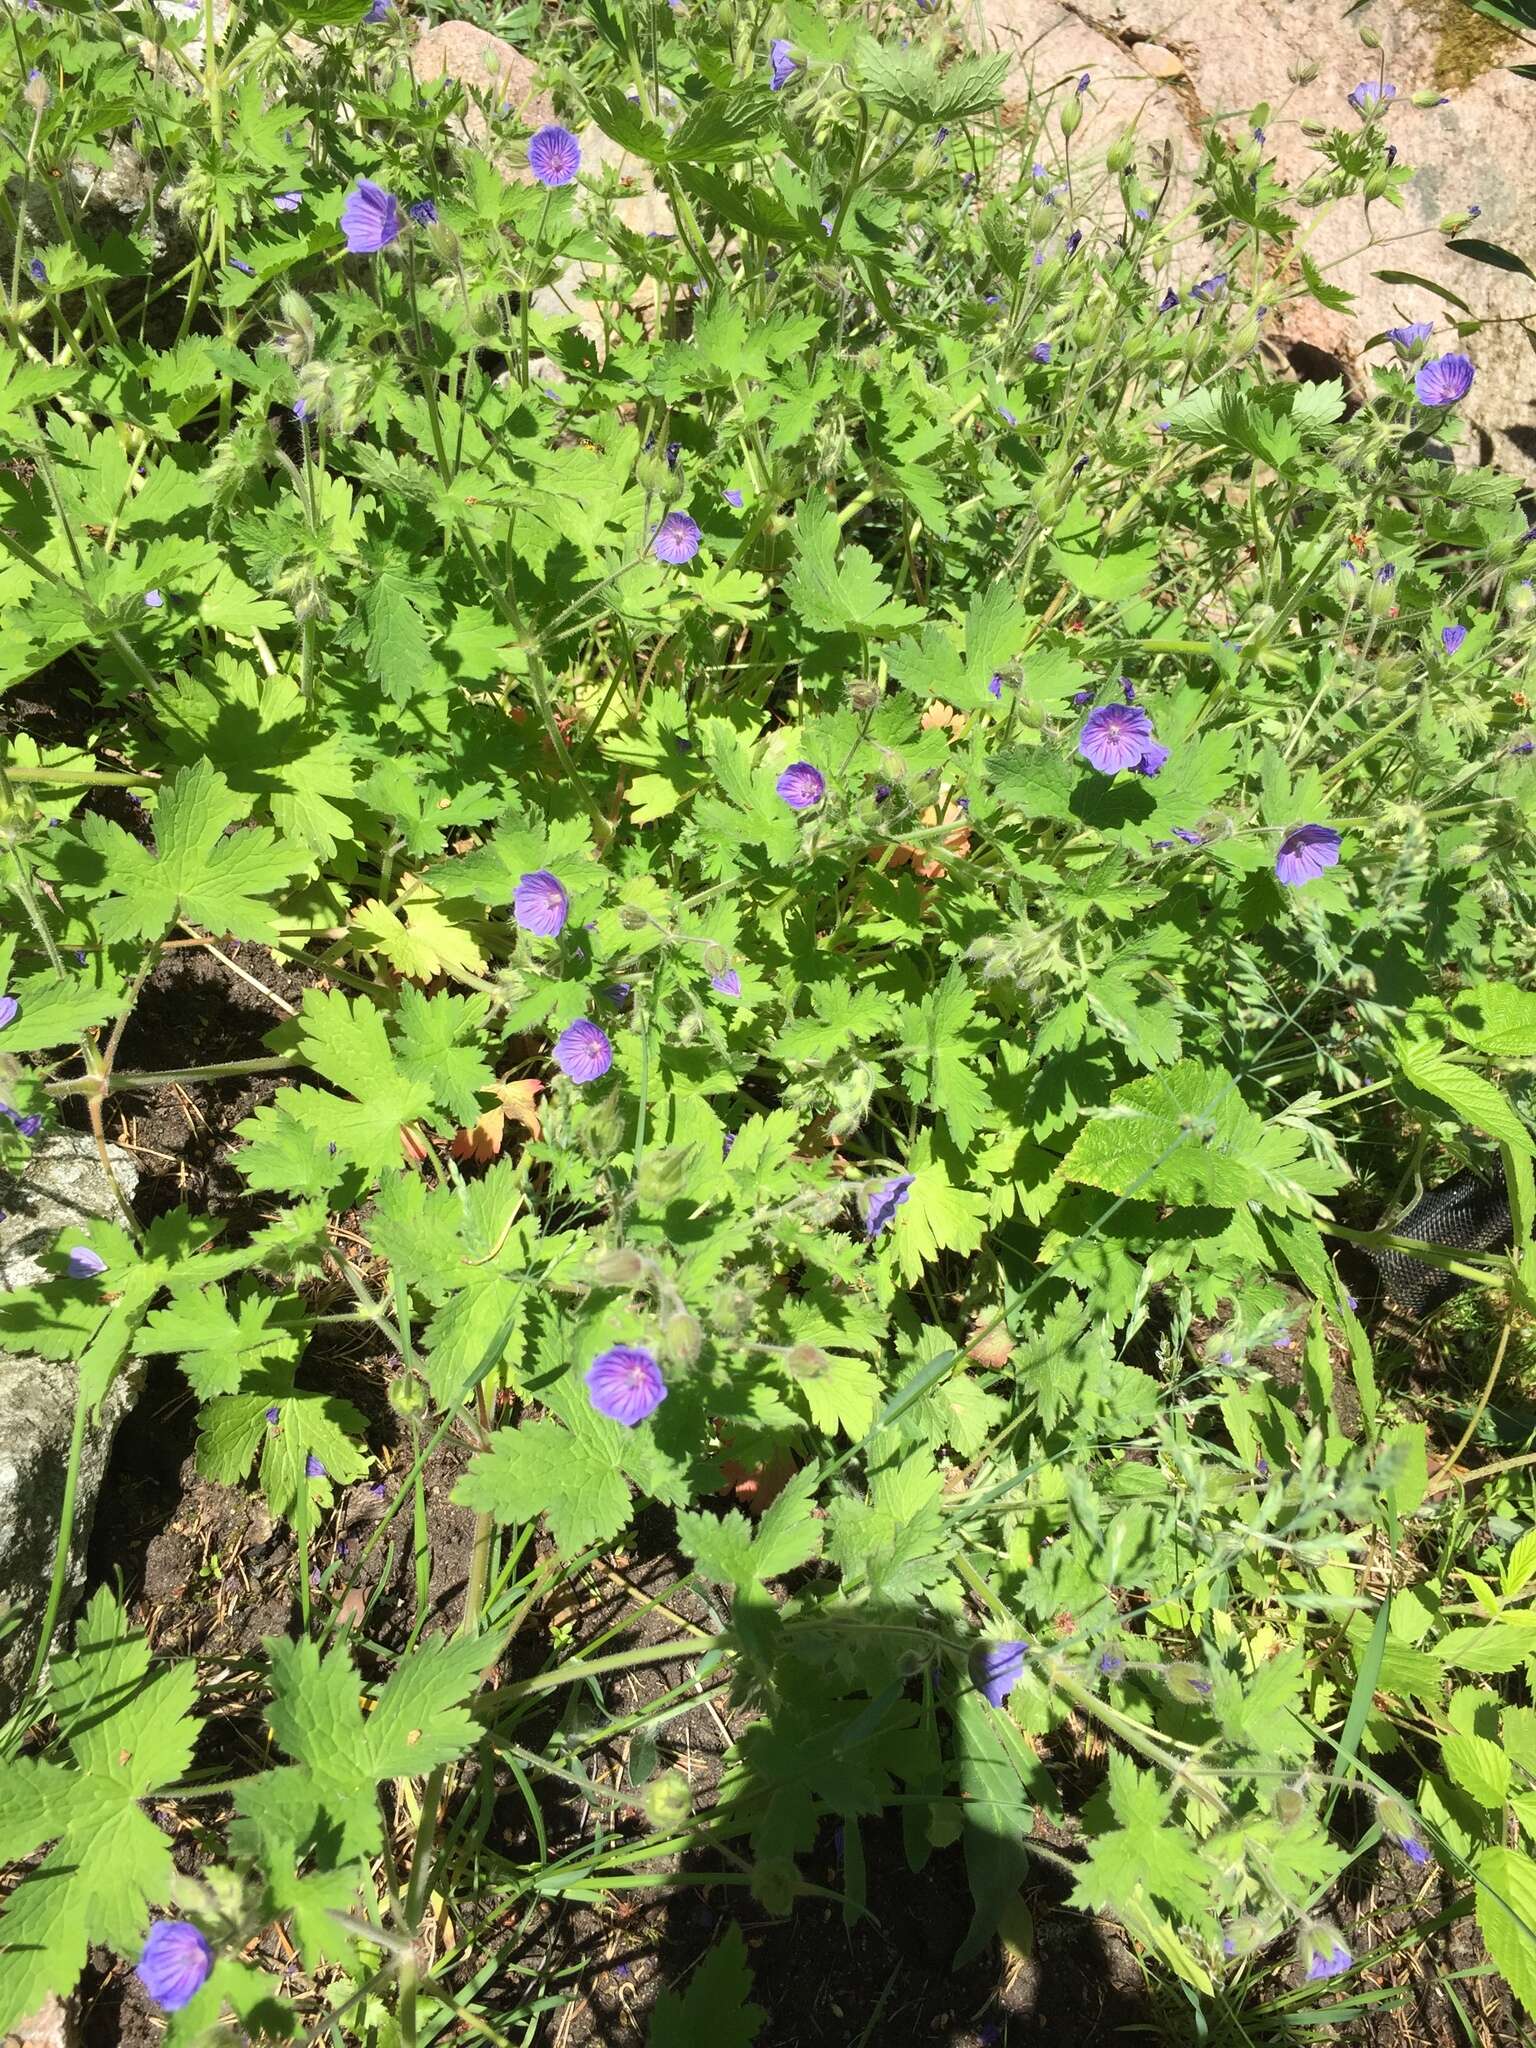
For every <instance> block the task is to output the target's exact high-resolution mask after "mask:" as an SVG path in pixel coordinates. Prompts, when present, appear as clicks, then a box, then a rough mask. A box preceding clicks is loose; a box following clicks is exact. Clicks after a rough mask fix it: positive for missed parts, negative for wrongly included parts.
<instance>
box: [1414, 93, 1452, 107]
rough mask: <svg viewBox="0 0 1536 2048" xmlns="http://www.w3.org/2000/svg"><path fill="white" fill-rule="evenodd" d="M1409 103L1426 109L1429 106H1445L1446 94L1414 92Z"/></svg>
mask: <svg viewBox="0 0 1536 2048" xmlns="http://www.w3.org/2000/svg"><path fill="white" fill-rule="evenodd" d="M1409 104H1410V105H1412V106H1415V107H1422V108H1426V109H1427V108H1429V107H1443V106H1444V105H1445V94H1444V93H1443V92H1416V93H1412V94H1410V96H1409Z"/></svg>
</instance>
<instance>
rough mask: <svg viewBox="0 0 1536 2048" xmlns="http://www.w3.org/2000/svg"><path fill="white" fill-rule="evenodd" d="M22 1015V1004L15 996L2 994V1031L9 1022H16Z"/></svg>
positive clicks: (0, 1018) (0, 1026)
mask: <svg viewBox="0 0 1536 2048" xmlns="http://www.w3.org/2000/svg"><path fill="white" fill-rule="evenodd" d="M20 1015H21V1005H20V1003H18V1002H17V1000H16V998H15V997H14V996H0V1031H3V1030H4V1029H5V1027H6V1025H7V1024H14V1023H15V1022H16V1019H17V1018H18V1017H19V1016H20Z"/></svg>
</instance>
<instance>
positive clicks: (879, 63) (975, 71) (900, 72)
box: [857, 36, 1012, 128]
mask: <svg viewBox="0 0 1536 2048" xmlns="http://www.w3.org/2000/svg"><path fill="white" fill-rule="evenodd" d="M1011 61H1012V60H1011V59H1010V58H1009V56H1008V55H1007V54H1006V52H1005V53H1002V54H999V55H997V56H992V57H962V58H960V59H959V61H958V62H953V63H948V64H946V65H945V66H944V67H943V69H942V70H941V69H940V68H939V66H938V65H937V64H936V63H935V62H934V60H933V58H932V56H930V55H929V53H928V51H927V50H926V49H925V48H923V47H921V46H920V45H916V44H914V45H913V46H912V47H910V48H907V49H900V48H898V47H896V46H895V45H894V44H891V43H878V42H876V41H875V40H874V38H873V37H872V36H866V37H864V38H862V39H861V41H860V43H859V47H858V53H857V66H858V77H859V82H860V84H861V85H862V87H863V90H864V94H865V97H866V98H867V99H869V100H870V101H871V102H872V103H873V104H874V105H875V106H877V107H885V108H887V109H888V110H889V111H890V112H891V113H893V114H897V115H899V116H900V118H901V119H902V120H903V121H910V122H913V123H915V124H916V125H917V126H918V127H920V128H931V127H936V126H937V125H938V124H939V123H940V122H941V121H942V122H959V121H969V120H971V119H972V118H973V117H974V116H975V115H977V114H984V113H985V112H986V111H987V110H988V108H989V107H995V106H998V105H1000V104H1001V101H1002V97H1003V80H1004V79H1005V78H1006V77H1007V76H1008V68H1009V65H1010V63H1011Z"/></svg>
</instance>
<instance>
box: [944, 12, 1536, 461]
mask: <svg viewBox="0 0 1536 2048" xmlns="http://www.w3.org/2000/svg"><path fill="white" fill-rule="evenodd" d="M981 14H982V19H983V22H984V23H985V25H986V28H987V31H988V36H989V39H990V40H991V41H993V42H995V43H996V44H997V46H998V47H999V48H1006V47H1012V48H1014V49H1016V50H1017V51H1018V52H1019V53H1020V55H1019V62H1018V66H1017V68H1016V70H1015V73H1014V80H1013V85H1014V89H1015V90H1017V89H1018V87H1019V86H1020V85H1021V84H1023V83H1025V82H1027V79H1028V77H1029V76H1030V75H1033V77H1034V79H1035V81H1036V84H1037V85H1038V86H1046V85H1059V83H1060V82H1061V81H1062V80H1063V79H1064V78H1065V77H1066V76H1067V75H1068V74H1069V73H1070V72H1071V71H1072V70H1073V69H1075V68H1077V67H1078V66H1079V65H1081V68H1082V69H1083V70H1085V71H1090V72H1092V73H1093V86H1092V88H1091V90H1090V93H1089V95H1088V99H1087V104H1086V105H1085V114H1086V115H1087V118H1086V119H1085V120H1084V123H1083V127H1082V128H1081V129H1080V130H1079V134H1080V135H1081V136H1082V137H1083V138H1084V140H1085V141H1088V142H1089V143H1090V146H1092V145H1096V146H1097V147H1098V148H1100V149H1102V148H1103V147H1104V145H1105V143H1106V142H1108V141H1109V140H1110V139H1111V137H1112V134H1113V133H1114V132H1115V131H1116V129H1117V128H1118V127H1120V126H1124V125H1126V117H1127V115H1129V114H1132V113H1134V112H1135V110H1136V108H1137V107H1138V106H1141V107H1144V108H1145V112H1144V114H1143V118H1142V123H1141V132H1142V133H1143V134H1146V135H1149V136H1152V137H1155V138H1159V139H1160V138H1161V136H1162V135H1163V134H1164V133H1166V132H1168V131H1169V128H1170V124H1171V123H1172V122H1173V121H1174V119H1175V117H1176V116H1181V117H1182V119H1183V122H1184V126H1185V144H1184V146H1185V151H1186V155H1187V154H1188V150H1189V146H1190V145H1192V143H1193V141H1194V139H1195V137H1196V135H1197V134H1198V130H1199V126H1200V124H1201V122H1202V121H1203V120H1205V119H1206V118H1208V117H1211V116H1217V117H1227V118H1228V119H1230V118H1231V117H1233V116H1234V115H1235V114H1238V113H1240V112H1241V111H1242V110H1245V109H1248V108H1251V107H1254V106H1256V105H1258V104H1259V103H1260V102H1261V101H1266V102H1268V103H1269V105H1270V107H1271V109H1272V113H1271V118H1270V120H1269V121H1268V123H1267V124H1266V129H1267V139H1268V146H1269V148H1270V150H1271V151H1272V152H1273V154H1274V156H1275V158H1276V161H1277V165H1278V168H1279V172H1280V175H1281V176H1282V177H1283V178H1284V179H1285V180H1286V181H1287V182H1288V183H1289V184H1290V185H1291V187H1292V189H1293V190H1294V189H1295V188H1296V187H1298V186H1299V185H1300V184H1301V183H1302V181H1303V180H1304V179H1305V178H1306V177H1307V175H1308V173H1309V172H1310V171H1311V170H1312V169H1313V168H1314V166H1315V165H1316V163H1317V161H1318V159H1317V157H1316V156H1315V154H1314V152H1313V148H1312V145H1311V143H1309V142H1308V140H1307V138H1306V137H1305V136H1304V135H1303V134H1302V133H1301V129H1300V125H1299V124H1300V123H1301V122H1302V121H1303V120H1316V121H1322V122H1326V123H1327V124H1328V125H1329V126H1335V125H1337V126H1346V127H1347V126H1349V125H1350V124H1352V123H1353V121H1354V119H1355V116H1354V115H1353V113H1351V111H1350V109H1349V107H1348V105H1347V103H1346V101H1347V95H1348V94H1349V92H1350V90H1351V89H1352V88H1353V87H1354V86H1356V85H1358V84H1359V83H1360V82H1361V81H1362V80H1371V79H1374V78H1375V77H1376V76H1377V64H1378V62H1379V61H1381V60H1380V59H1378V57H1377V56H1376V54H1375V53H1373V52H1371V51H1369V50H1367V49H1365V48H1364V47H1363V46H1362V44H1361V42H1360V38H1359V33H1358V30H1359V22H1360V18H1359V17H1356V18H1354V19H1352V20H1351V19H1346V18H1345V10H1344V8H1343V6H1342V5H1341V4H1340V0H1246V4H1245V5H1244V6H1243V7H1242V8H1240V9H1234V8H1233V6H1232V4H1231V0H1098V4H1096V5H1093V6H1084V7H1083V8H1082V9H1081V10H1080V11H1073V10H1070V9H1067V8H1065V7H1063V6H1062V5H1061V4H1060V0H981ZM1370 26H1371V27H1372V28H1373V29H1374V30H1375V31H1376V33H1377V34H1378V35H1379V36H1380V37H1381V39H1382V44H1383V51H1382V58H1384V60H1385V75H1386V77H1387V78H1388V79H1389V80H1390V81H1391V83H1392V84H1394V85H1395V86H1396V87H1397V93H1398V97H1397V100H1396V102H1395V103H1394V104H1393V107H1392V110H1391V112H1390V114H1389V115H1388V117H1387V118H1388V123H1389V134H1390V136H1391V139H1392V141H1393V142H1394V143H1395V144H1396V145H1397V148H1398V150H1399V151H1400V153H1401V155H1402V159H1403V161H1404V162H1405V163H1408V164H1411V165H1412V166H1413V167H1414V171H1415V176H1414V179H1413V182H1412V184H1411V185H1409V186H1408V188H1407V190H1406V192H1405V194H1404V203H1403V208H1402V211H1401V212H1398V211H1397V210H1396V209H1395V208H1393V207H1391V206H1389V205H1386V204H1385V203H1379V204H1378V205H1376V206H1375V207H1373V209H1372V215H1373V218H1372V221H1371V223H1370V227H1369V228H1368V227H1367V226H1366V224H1365V220H1364V214H1363V210H1362V208H1361V206H1360V205H1359V203H1358V202H1353V203H1348V204H1345V205H1342V206H1340V207H1339V208H1337V209H1336V210H1335V211H1334V212H1333V213H1331V214H1330V215H1329V216H1328V217H1327V218H1326V219H1325V220H1324V221H1323V222H1322V223H1321V225H1320V226H1318V227H1317V228H1316V231H1315V233H1314V232H1312V228H1313V222H1314V220H1315V218H1316V217H1315V216H1314V215H1312V214H1309V213H1304V214H1302V215H1301V216H1300V220H1301V233H1302V234H1305V235H1307V236H1308V241H1307V250H1308V254H1309V255H1310V256H1311V257H1312V259H1313V260H1314V261H1315V262H1317V263H1318V264H1320V265H1321V266H1322V268H1323V270H1324V271H1325V272H1326V274H1327V276H1328V279H1329V281H1330V282H1331V283H1334V284H1340V285H1342V286H1343V287H1344V288H1345V289H1346V290H1347V291H1350V292H1352V293H1354V295H1355V300H1356V303H1355V305H1354V307H1353V308H1352V309H1351V310H1350V311H1349V312H1345V313H1329V312H1327V311H1325V310H1323V309H1321V308H1318V307H1316V306H1312V307H1310V308H1307V309H1305V310H1302V311H1298V313H1297V314H1295V315H1293V316H1290V319H1289V324H1288V325H1287V326H1285V327H1283V328H1282V334H1283V337H1284V338H1285V339H1286V340H1288V341H1291V342H1293V343H1297V342H1299V343H1305V344H1308V345H1309V346H1310V347H1311V348H1313V349H1316V350H1319V351H1321V352H1322V353H1323V354H1324V355H1327V356H1332V357H1335V358H1336V359H1337V361H1338V363H1339V364H1340V365H1341V367H1342V368H1343V369H1344V370H1345V371H1346V373H1347V374H1348V375H1349V376H1350V377H1351V378H1352V379H1353V380H1354V381H1355V382H1356V383H1357V385H1360V386H1361V388H1367V384H1366V379H1365V377H1364V374H1363V363H1364V358H1365V343H1366V342H1367V341H1369V340H1370V338H1371V337H1372V336H1373V335H1376V334H1379V333H1380V332H1381V331H1382V330H1383V329H1384V328H1387V327H1391V326H1394V325H1396V324H1397V323H1398V322H1399V321H1403V320H1434V321H1436V322H1438V323H1440V332H1439V334H1438V335H1437V342H1438V343H1439V345H1440V346H1442V347H1454V346H1456V345H1457V344H1456V342H1455V340H1454V337H1453V335H1452V333H1451V331H1450V329H1449V328H1448V326H1447V325H1446V324H1445V323H1446V322H1447V321H1449V320H1451V319H1454V318H1456V317H1457V316H1456V313H1455V311H1454V309H1453V308H1451V307H1449V306H1447V304H1446V303H1445V301H1444V300H1442V299H1440V298H1438V297H1436V296H1435V294H1434V293H1432V292H1430V291H1427V290H1424V289H1422V288H1419V287H1415V286H1412V285H1401V284H1391V283H1387V282H1385V281H1384V280H1382V279H1381V278H1379V277H1377V276H1376V275H1375V274H1374V273H1375V272H1377V271H1379V270H1397V271H1413V272H1416V273H1418V274H1419V275H1420V276H1424V277H1428V278H1432V279H1434V280H1435V281H1436V282H1439V283H1442V284H1444V285H1446V286H1447V287H1448V288H1449V289H1450V290H1451V291H1453V292H1455V293H1456V294H1457V295H1458V297H1460V298H1462V299H1464V300H1465V301H1466V303H1467V305H1468V306H1469V307H1470V308H1471V309H1472V310H1473V312H1474V313H1476V314H1477V315H1479V316H1480V317H1481V318H1483V319H1484V320H1486V321H1487V322H1489V323H1490V324H1488V325H1486V326H1485V327H1484V328H1483V329H1482V331H1481V332H1480V333H1478V334H1476V335H1475V336H1473V337H1472V338H1471V340H1470V341H1469V342H1468V343H1467V344H1466V347H1467V350H1468V352H1469V353H1470V354H1471V356H1472V357H1473V360H1474V361H1475V362H1476V364H1477V383H1476V384H1475V385H1474V387H1473V391H1472V395H1471V397H1470V399H1469V400H1468V401H1467V403H1466V405H1465V406H1464V407H1463V408H1462V409H1463V411H1464V413H1465V414H1466V417H1467V419H1468V420H1469V421H1470V422H1471V424H1472V426H1473V428H1474V429H1475V431H1474V433H1473V434H1472V435H1471V436H1470V437H1469V439H1470V446H1469V451H1468V452H1469V454H1470V455H1471V456H1472V458H1473V459H1477V460H1488V459H1490V458H1491V459H1493V460H1495V461H1497V462H1499V463H1500V464H1502V465H1503V466H1504V467H1505V468H1507V469H1509V470H1511V471H1513V472H1515V473H1516V474H1518V475H1523V476H1525V477H1527V478H1529V479H1532V480H1536V354H1533V353H1532V349H1531V344H1530V342H1529V341H1528V340H1527V339H1526V336H1525V334H1524V332H1523V331H1522V329H1521V326H1520V325H1519V323H1518V320H1517V319H1516V318H1515V317H1513V316H1517V315H1523V316H1525V317H1526V318H1530V317H1531V316H1532V315H1536V285H1533V284H1532V283H1531V281H1530V279H1529V278H1527V277H1523V276H1521V275H1519V274H1518V273H1515V272H1510V271H1503V270H1498V269H1494V268H1490V267H1489V266H1487V265H1485V264H1480V263H1476V262H1474V261H1472V260H1471V259H1470V258H1467V257H1460V256H1454V255H1452V254H1451V253H1450V252H1449V251H1448V250H1447V248H1446V247H1445V243H1444V241H1443V239H1442V237H1441V236H1440V235H1439V233H1438V231H1437V230H1438V223H1439V222H1440V220H1441V219H1442V217H1443V216H1445V215H1446V214H1448V213H1457V212H1464V211H1466V210H1467V209H1469V208H1470V207H1472V206H1480V207H1481V208H1482V215H1481V218H1480V219H1479V220H1478V221H1477V222H1476V224H1475V225H1474V226H1473V227H1472V228H1470V229H1469V230H1468V231H1467V233H1468V235H1469V236H1472V237H1476V238H1478V239H1480V240H1484V241H1488V242H1494V243H1497V244H1499V245H1500V246H1502V247H1503V248H1506V249H1510V250H1513V251H1514V252H1515V253H1516V254H1517V255H1520V256H1523V257H1524V258H1525V259H1526V260H1528V261H1529V260H1530V259H1531V254H1532V251H1533V250H1536V150H1533V149H1532V146H1531V135H1532V124H1533V121H1536V82H1533V81H1532V80H1530V79H1522V78H1516V77H1514V76H1513V75H1512V74H1511V73H1510V72H1509V71H1508V70H1506V69H1504V68H1503V67H1504V66H1505V65H1507V64H1510V63H1514V62H1518V61H1519V57H1520V55H1521V54H1522V53H1521V52H1520V51H1519V48H1518V46H1517V44H1516V43H1515V40H1514V38H1513V37H1509V36H1505V35H1503V33H1502V31H1500V30H1498V29H1497V28H1495V27H1493V26H1492V25H1491V24H1490V23H1488V22H1487V21H1486V20H1485V19H1484V18H1483V17H1482V16H1480V15H1476V14H1474V13H1473V11H1472V10H1471V9H1470V8H1469V7H1466V6H1465V5H1462V4H1460V0H1424V4H1419V5H1413V6H1409V5H1405V4H1402V0H1380V4H1378V5H1377V6H1374V7H1373V8H1372V9H1371V12H1370ZM1148 43H1153V44H1155V45H1157V46H1159V57H1158V60H1157V62H1158V64H1159V65H1160V64H1161V62H1162V57H1163V55H1164V54H1165V53H1171V54H1172V56H1173V57H1174V58H1176V59H1177V61H1178V63H1179V64H1180V66H1181V67H1182V70H1183V73H1184V76H1183V78H1182V79H1181V80H1177V81H1169V82H1167V83H1163V84H1159V83H1158V82H1157V81H1156V80H1155V79H1153V78H1151V77H1149V75H1148V74H1149V71H1150V70H1151V69H1152V68H1154V67H1151V66H1147V65H1145V64H1144V63H1138V62H1137V61H1136V59H1137V46H1138V45H1140V46H1141V47H1142V49H1143V50H1144V49H1145V47H1146V45H1147V44H1148ZM1026 53H1027V54H1026ZM1309 63H1312V64H1316V65H1317V67H1318V75H1317V77H1316V79H1315V80H1313V81H1312V82H1311V83H1309V84H1307V85H1305V86H1302V87H1301V88H1299V89H1298V88H1297V87H1296V86H1294V85H1293V83H1292V81H1291V79H1290V77H1289V76H1288V73H1289V71H1290V69H1291V67H1292V66H1293V65H1296V66H1299V65H1304V64H1309ZM1128 75H1130V77H1131V82H1129V83H1128V82H1127V79H1128ZM1137 81H1139V82H1137ZM1428 89H1433V90H1435V91H1437V92H1442V93H1444V94H1446V95H1447V104H1446V105H1445V106H1443V107H1436V108H1432V109H1429V110H1420V109H1418V108H1415V107H1413V106H1410V105H1409V104H1408V101H1409V96H1410V95H1411V94H1412V93H1414V92H1416V91H1420V90H1428ZM1095 103H1097V104H1095ZM1073 146H1074V149H1076V148H1077V146H1078V145H1077V142H1076V140H1074V145H1073ZM1372 230H1374V233H1375V235H1376V237H1377V238H1378V241H1379V243H1381V244H1384V245H1385V246H1378V247H1376V248H1374V249H1371V248H1363V247H1362V246H1361V245H1362V244H1364V243H1366V242H1368V241H1369V240H1370V239H1371V232H1372ZM1404 237H1416V238H1417V239H1403V238H1404ZM1533 324H1536V323H1533Z"/></svg>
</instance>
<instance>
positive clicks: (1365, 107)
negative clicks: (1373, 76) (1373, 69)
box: [1349, 80, 1397, 114]
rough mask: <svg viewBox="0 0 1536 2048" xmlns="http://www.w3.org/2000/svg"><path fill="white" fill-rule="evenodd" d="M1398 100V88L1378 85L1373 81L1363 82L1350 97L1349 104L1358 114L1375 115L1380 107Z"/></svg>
mask: <svg viewBox="0 0 1536 2048" xmlns="http://www.w3.org/2000/svg"><path fill="white" fill-rule="evenodd" d="M1396 98H1397V87H1396V86H1395V85H1387V84H1385V83H1383V84H1381V85H1377V84H1375V83H1374V81H1371V80H1362V81H1361V83H1360V84H1359V85H1357V86H1356V87H1355V89H1354V91H1353V92H1352V93H1351V94H1350V96H1349V104H1350V105H1351V106H1352V107H1353V108H1354V110H1355V112H1356V113H1357V114H1373V113H1374V112H1375V111H1376V109H1377V108H1378V107H1384V106H1385V105H1386V104H1387V102H1388V100H1395V99H1396Z"/></svg>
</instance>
